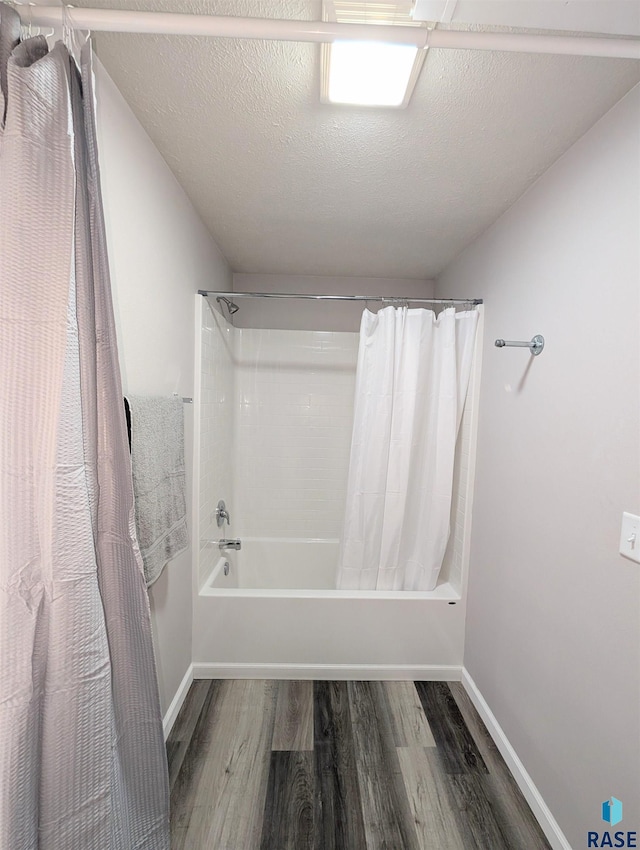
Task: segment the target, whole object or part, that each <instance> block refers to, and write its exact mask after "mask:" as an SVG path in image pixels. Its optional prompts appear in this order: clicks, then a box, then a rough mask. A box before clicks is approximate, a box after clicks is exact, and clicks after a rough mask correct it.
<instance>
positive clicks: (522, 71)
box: [77, 0, 640, 278]
mask: <svg viewBox="0 0 640 850" xmlns="http://www.w3.org/2000/svg"><path fill="white" fill-rule="evenodd" d="M77 5H86V6H94V7H96V6H109V5H114V3H113V0H82V2H80V3H78V4H77ZM115 5H120V6H121V7H126V8H132V9H133V8H136V9H149V10H159V11H160V10H161V11H189V12H207V13H211V14H224V15H241V16H251V17H275V18H300V19H319V17H320V4H319V3H318V2H308V0H307V2H304V0H277V2H276V0H274V2H258V0H209V2H198V0H136V2H131V0H129V2H126V3H125V2H124V0H121V2H120V4H115ZM96 42H97V51H98V55H99V57H100V59H101V60H102V62H103V63H104V65H105V66H106V68H107V70H108V71H109V73H110V74H111V76H112V77H113V79H114V81H115V82H116V84H117V85H118V87H119V88H120V90H121V91H122V93H123V94H124V96H125V98H126V99H127V100H128V102H129V103H130V105H131V106H132V108H133V110H134V112H135V113H136V115H137V116H138V118H139V120H140V121H141V122H142V124H143V126H144V127H145V128H146V130H147V132H148V133H149V135H150V136H151V138H152V139H153V141H154V142H155V144H156V145H157V147H158V148H159V149H160V151H161V153H162V154H163V156H164V157H165V159H166V161H167V162H168V164H169V165H170V167H171V168H172V169H173V171H174V173H175V175H176V177H177V178H178V180H179V181H180V183H181V184H182V186H183V187H184V189H185V190H186V192H187V194H188V195H189V197H190V198H191V200H192V202H193V204H194V206H195V207H196V208H197V210H198V211H199V212H200V214H201V216H202V218H203V219H204V221H205V222H206V224H207V225H208V227H209V229H210V230H211V233H212V234H213V236H214V238H215V239H216V241H217V242H218V244H219V246H220V248H221V249H222V251H223V253H224V254H225V256H226V257H227V259H228V261H229V263H230V264H231V266H232V268H233V269H234V270H235V271H239V272H264V273H273V274H321V275H334V274H336V275H372V276H379V277H415V278H429V277H434V276H436V275H437V274H438V273H439V272H440V271H441V270H442V269H443V267H444V266H446V265H447V263H448V262H449V261H450V260H451V259H452V258H453V257H455V255H456V254H458V253H459V252H460V251H461V250H462V249H463V248H464V247H465V246H466V245H467V244H469V242H470V241H472V240H473V239H474V238H475V237H476V236H478V235H479V234H480V233H481V232H482V231H483V230H484V229H486V228H487V227H488V226H489V225H490V224H491V223H492V222H493V221H495V219H496V218H497V217H498V216H499V215H500V214H501V213H502V212H503V211H504V210H505V209H507V207H509V206H510V205H511V204H512V203H513V202H514V201H515V200H516V199H517V198H518V197H519V196H520V195H521V194H522V193H523V192H524V191H525V190H526V189H527V187H528V186H530V185H531V183H532V182H533V181H534V180H535V179H536V178H537V177H538V176H539V175H540V174H541V173H542V172H543V171H545V169H547V168H548V167H549V166H550V165H551V164H552V163H553V162H554V161H555V160H556V159H557V158H558V157H559V156H560V155H561V154H562V153H563V151H565V150H566V149H567V148H568V147H569V146H570V145H571V144H572V143H573V142H574V141H575V140H576V139H578V138H579V137H580V136H581V135H582V134H583V133H584V132H585V131H586V130H587V129H588V128H589V127H590V126H591V125H592V124H593V123H594V122H595V121H596V120H597V119H598V118H599V117H600V116H601V115H603V114H604V113H605V112H606V111H607V110H608V109H609V108H610V107H611V106H612V105H613V104H614V103H615V102H616V101H617V100H618V99H619V98H620V97H621V96H622V95H623V94H624V93H625V92H626V91H628V89H630V88H631V87H632V86H633V85H634V84H635V83H636V82H637V81H638V80H639V79H640V63H638V62H635V61H631V60H615V59H593V58H582V57H568V56H543V55H536V56H533V55H526V54H506V53H487V52H480V51H477V52H471V51H457V50H446V51H445V50H430V51H429V54H428V56H427V60H426V62H425V65H424V68H423V70H422V74H421V78H420V79H419V81H418V84H417V86H416V89H415V91H414V94H413V98H412V101H411V103H410V104H409V107H408V108H407V109H406V110H381V109H363V108H360V109H356V108H351V107H333V106H324V105H321V104H320V103H319V62H320V46H319V45H313V44H298V43H287V42H257V41H241V40H224V39H206V38H188V37H174V36H171V37H167V36H150V35H130V34H102V33H98V34H97V36H96Z"/></svg>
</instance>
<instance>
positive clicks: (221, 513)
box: [214, 499, 231, 528]
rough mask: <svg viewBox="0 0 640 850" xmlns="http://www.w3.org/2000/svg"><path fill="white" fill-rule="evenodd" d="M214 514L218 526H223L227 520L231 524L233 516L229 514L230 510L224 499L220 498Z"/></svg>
mask: <svg viewBox="0 0 640 850" xmlns="http://www.w3.org/2000/svg"><path fill="white" fill-rule="evenodd" d="M214 516H215V518H216V522H217V524H218V528H221V527H222V526H223V525H224V522H225V520H226V521H227V524H228V525H231V517H230V516H229V511H228V510H227V506H226V505H225V503H224V499H220V501H219V502H218V507H217V508H216V510H215V514H214Z"/></svg>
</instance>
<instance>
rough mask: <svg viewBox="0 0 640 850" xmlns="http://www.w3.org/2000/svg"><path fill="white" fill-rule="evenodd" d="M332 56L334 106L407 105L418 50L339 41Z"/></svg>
mask: <svg viewBox="0 0 640 850" xmlns="http://www.w3.org/2000/svg"><path fill="white" fill-rule="evenodd" d="M330 53H331V55H330V59H329V91H328V100H329V102H330V103H351V104H360V105H362V106H401V105H402V104H403V102H404V98H405V94H406V92H407V86H408V84H409V79H410V77H411V72H412V71H413V66H414V63H415V60H416V56H417V53H418V48H417V47H411V46H410V45H406V44H384V43H381V42H375V41H336V42H334V43H333V44H332V45H331V51H330Z"/></svg>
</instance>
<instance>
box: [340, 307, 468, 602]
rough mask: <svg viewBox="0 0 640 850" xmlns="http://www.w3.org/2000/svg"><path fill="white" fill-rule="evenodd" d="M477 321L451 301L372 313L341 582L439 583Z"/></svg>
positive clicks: (408, 586)
mask: <svg viewBox="0 0 640 850" xmlns="http://www.w3.org/2000/svg"><path fill="white" fill-rule="evenodd" d="M477 320H478V312H477V310H471V311H465V312H459V313H456V311H455V310H454V309H453V308H452V307H450V308H447V309H446V310H443V311H442V312H441V313H440V315H439V316H438V317H437V318H436V315H435V313H434V312H433V311H431V310H423V309H408V308H406V307H402V308H395V307H386V308H385V309H383V310H380V311H379V312H378V313H371V312H369V310H365V311H364V314H363V316H362V323H361V326H360V348H359V352H358V366H357V376H356V395H355V412H354V424H353V437H352V443H351V458H350V462H349V478H348V484H347V499H346V509H345V522H344V532H343V537H342V541H341V549H340V560H339V569H338V587H339V588H342V589H358V590H374V589H375V590H433V589H434V588H435V586H436V582H437V579H438V573H439V572H440V567H441V565H442V559H443V557H444V553H445V550H446V547H447V541H448V539H449V514H450V510H451V497H452V492H453V470H454V458H455V445H456V437H457V432H458V429H459V426H460V421H461V418H462V411H463V408H464V401H465V397H466V393H467V387H468V384H469V376H470V373H471V363H472V359H473V350H474V340H475V332H476V325H477Z"/></svg>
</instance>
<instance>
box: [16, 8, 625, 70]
mask: <svg viewBox="0 0 640 850" xmlns="http://www.w3.org/2000/svg"><path fill="white" fill-rule="evenodd" d="M16 8H17V9H18V11H19V12H20V16H21V18H22V22H23V24H24V25H25V26H29V24H32V25H33V26H37V27H43V26H44V27H62V26H64V27H71V28H73V29H87V30H93V31H96V32H97V31H104V32H130V33H155V34H158V35H160V34H163V35H195V36H199V35H203V36H205V35H206V36H214V37H219V38H249V39H267V40H274V41H311V42H332V41H337V40H339V39H342V40H344V39H348V40H353V41H384V42H389V43H391V44H409V45H413V46H414V47H418V48H422V49H426V48H427V47H438V48H447V49H448V48H451V49H458V50H499V51H507V52H511V53H552V54H567V55H571V56H603V57H609V58H612V59H640V39H638V38H620V37H611V38H609V37H606V36H574V35H529V34H527V33H493V32H461V31H459V30H439V29H428V28H427V27H409V26H401V25H400V26H390V25H384V24H382V25H379V24H375V25H373V24H349V23H338V22H334V21H296V20H276V19H266V18H239V17H224V16H217V15H190V14H184V13H180V12H139V11H132V10H125V9H80V8H75V7H73V6H64V7H62V6H37V5H33V6H30V5H26V4H24V3H17V4H16Z"/></svg>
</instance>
